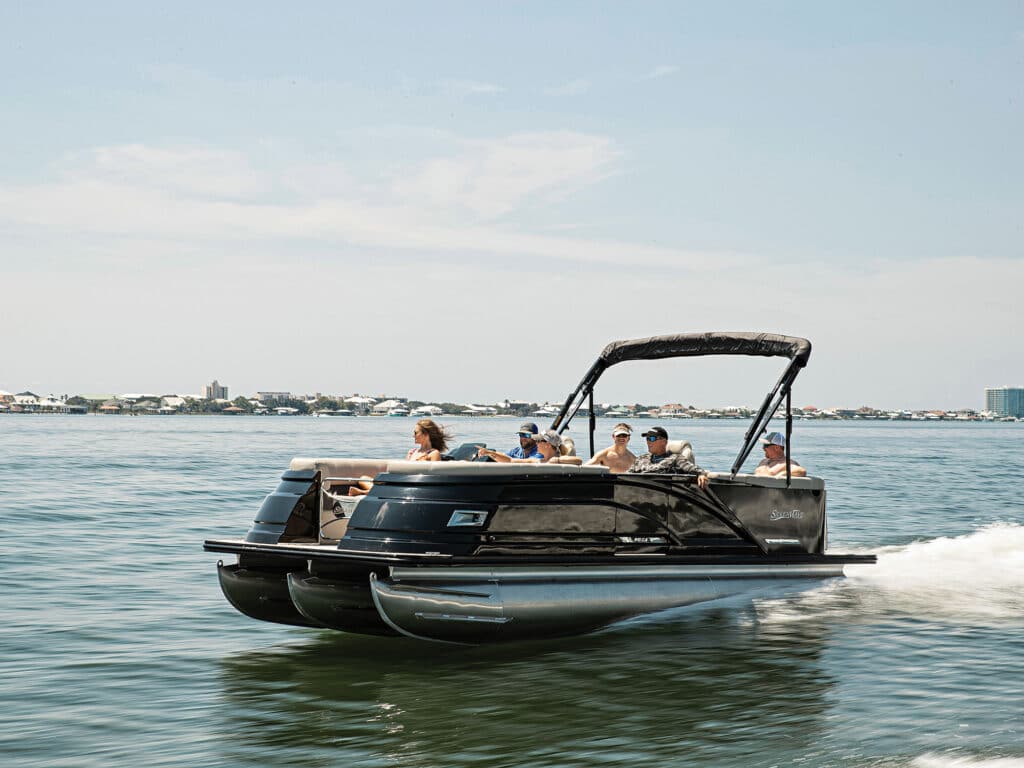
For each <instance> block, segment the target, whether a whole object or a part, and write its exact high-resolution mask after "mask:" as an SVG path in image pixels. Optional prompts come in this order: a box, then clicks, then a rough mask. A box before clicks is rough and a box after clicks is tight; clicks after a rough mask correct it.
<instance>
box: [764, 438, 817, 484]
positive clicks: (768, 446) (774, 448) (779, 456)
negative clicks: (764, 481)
mask: <svg viewBox="0 0 1024 768" xmlns="http://www.w3.org/2000/svg"><path fill="white" fill-rule="evenodd" d="M761 447H762V448H764V459H762V460H761V463H760V464H758V465H757V467H756V468H755V469H754V474H755V475H758V476H760V477H785V476H786V437H785V435H783V434H782V433H781V432H769V433H768V434H767V435H765V436H764V437H762V438H761ZM789 465H790V468H789V474H790V476H791V477H807V470H806V469H804V468H803V467H801V466H800V465H799V464H797V463H796V462H795V461H794V460H793V459H792V458H791V459H790V460H789Z"/></svg>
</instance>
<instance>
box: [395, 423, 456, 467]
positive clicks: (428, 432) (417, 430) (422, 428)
mask: <svg viewBox="0 0 1024 768" xmlns="http://www.w3.org/2000/svg"><path fill="white" fill-rule="evenodd" d="M412 439H413V440H414V441H415V442H416V447H415V448H410V449H409V452H408V453H407V454H406V455H405V459H406V461H440V460H441V454H442V453H444V452H445V451H446V450H448V441H449V440H450V439H451V435H450V434H449V433H448V431H447V430H446V429H445V428H444V427H441V426H438V425H437V424H436V423H435V422H434V421H433V419H420V420H419V421H417V422H416V426H415V427H413V430H412Z"/></svg>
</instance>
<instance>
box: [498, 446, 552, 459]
mask: <svg viewBox="0 0 1024 768" xmlns="http://www.w3.org/2000/svg"><path fill="white" fill-rule="evenodd" d="M505 455H506V456H508V457H509V458H510V459H543V458H544V454H542V453H541V452H540V451H538V450H537V446H536V445H535V446H533V453H531V454H527V453H526V451H524V450H523V446H521V445H517V446H516V447H515V448H513V449H512V450H511V451H509V452H508V453H506V454H505Z"/></svg>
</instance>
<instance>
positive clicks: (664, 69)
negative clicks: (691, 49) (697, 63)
mask: <svg viewBox="0 0 1024 768" xmlns="http://www.w3.org/2000/svg"><path fill="white" fill-rule="evenodd" d="M678 71H679V67H677V66H676V65H675V64H662V65H660V66H657V67H655V68H654V69H652V70H651V71H650V72H648V73H647V74H646V75H643V76H642V77H641V78H640V79H641V80H657V79H658V78H660V77H668V76H669V75H674V74H675V73H676V72H678Z"/></svg>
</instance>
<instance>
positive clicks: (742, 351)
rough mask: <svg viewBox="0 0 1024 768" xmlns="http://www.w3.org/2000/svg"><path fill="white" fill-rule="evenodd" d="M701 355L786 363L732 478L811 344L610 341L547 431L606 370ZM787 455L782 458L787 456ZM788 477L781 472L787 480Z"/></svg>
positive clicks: (700, 337) (750, 338) (698, 336)
mask: <svg viewBox="0 0 1024 768" xmlns="http://www.w3.org/2000/svg"><path fill="white" fill-rule="evenodd" d="M703 355H750V356H755V357H787V358H789V360H790V363H789V365H787V366H786V370H785V371H783V373H782V376H781V378H780V379H779V380H778V381H777V382H776V384H775V386H774V387H773V388H772V389H771V391H770V392H769V393H768V396H767V397H766V398H765V400H764V402H763V403H762V405H761V408H760V409H759V410H758V412H757V415H756V416H755V417H754V421H753V423H752V424H751V426H750V429H749V430H748V431H747V434H746V437H745V439H744V443H743V448H742V449H741V450H740V454H739V456H737V457H736V461H735V463H734V464H733V467H732V473H733V475H735V474H736V472H737V470H738V469H739V467H740V466H741V465H742V464H743V462H744V461H745V460H746V458H747V456H749V455H750V451H751V450H752V448H753V446H754V444H755V443H756V441H757V438H758V436H759V435H760V434H761V432H762V431H763V430H764V428H765V426H766V425H767V424H768V422H769V421H770V420H771V418H772V416H773V415H774V414H775V411H776V410H778V407H779V405H780V404H781V402H782V399H783V398H784V397H788V396H789V392H790V387H791V386H792V384H793V380H794V379H795V378H796V376H797V374H798V373H799V372H800V370H801V369H802V368H804V367H805V366H806V365H807V360H808V359H809V358H810V356H811V342H809V341H808V340H807V339H803V338H800V337H799V336H783V335H781V334H778V333H747V332H725V333H721V332H709V333H676V334H671V335H669V336H650V337H648V338H646V339H627V340H625V341H613V342H612V343H611V344H609V345H608V346H606V347H605V348H604V349H603V350H602V351H601V354H600V355H599V356H598V358H597V360H595V361H594V364H593V365H592V366H591V367H590V370H589V371H587V373H586V375H585V376H584V377H583V380H582V381H581V382H580V383H579V386H577V387H576V389H575V390H573V391H572V392H571V393H570V394H569V397H568V398H567V399H566V401H565V404H564V405H563V406H562V410H561V411H560V412H559V414H558V415H557V416H556V417H555V419H554V421H553V422H552V424H551V428H552V429H556V430H558V431H559V432H563V431H564V430H565V429H566V428H567V427H568V426H569V422H570V421H572V418H573V416H575V415H576V412H577V411H578V410H579V409H580V407H581V406H582V405H583V402H584V400H585V399H586V398H587V397H588V396H589V397H590V399H591V401H593V393H594V385H595V384H596V383H597V380H598V379H599V378H601V374H603V373H604V372H605V371H606V370H607V369H608V368H610V367H611V366H613V365H615V364H617V363H622V362H625V361H627V360H661V359H664V358H668V357H700V356H703ZM788 403H789V401H788V400H787V406H786V416H787V419H786V420H787V428H786V434H787V442H788V436H789V434H790V432H791V431H792V430H791V426H790V425H791V423H792V422H791V415H790V412H789V405H788ZM590 414H591V416H590V443H591V452H593V442H594V413H593V403H591V409H590ZM787 456H788V454H787ZM788 476H789V473H788V470H787V477H788Z"/></svg>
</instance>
